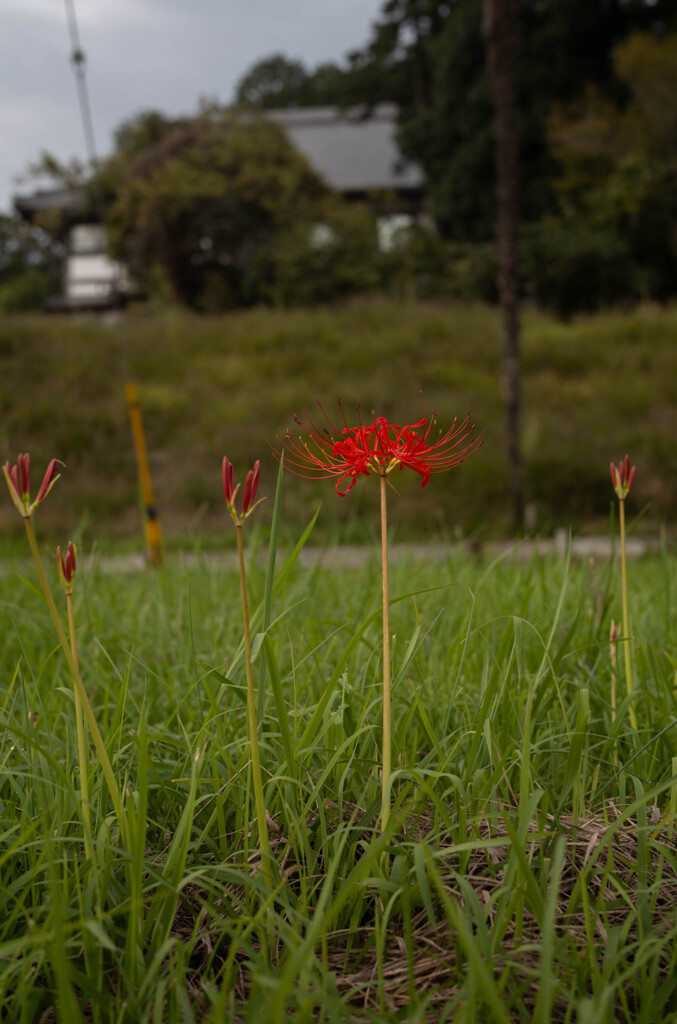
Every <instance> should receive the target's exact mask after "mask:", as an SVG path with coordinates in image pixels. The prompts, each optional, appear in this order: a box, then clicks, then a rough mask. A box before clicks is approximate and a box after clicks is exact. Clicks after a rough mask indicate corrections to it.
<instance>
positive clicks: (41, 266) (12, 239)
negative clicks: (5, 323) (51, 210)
mask: <svg viewBox="0 0 677 1024" xmlns="http://www.w3.org/2000/svg"><path fill="white" fill-rule="evenodd" d="M61 259H62V249H61V246H60V245H59V244H58V243H57V242H54V241H53V239H52V238H51V237H50V236H49V234H48V233H47V232H46V231H44V230H42V229H41V228H40V227H37V226H32V225H30V224H27V223H25V222H24V221H23V220H20V219H19V217H17V216H12V217H7V216H4V215H3V214H0V289H3V291H4V290H5V287H6V286H8V285H10V284H12V285H13V284H14V283H15V284H16V287H15V289H14V292H15V294H16V300H11V299H10V300H9V305H8V306H7V305H5V306H4V308H5V310H6V311H10V308H16V309H39V308H42V304H43V299H44V297H45V296H43V297H42V299H38V300H37V304H34V305H31V304H29V305H26V304H22V303H23V302H26V301H29V302H30V293H31V291H33V292H34V293H35V292H37V289H38V285H37V283H38V281H39V280H43V281H46V282H47V286H46V287H47V288H49V287H50V286H51V287H52V288H55V287H57V284H58V275H59V272H60V268H61ZM18 279H25V280H24V283H23V284H19V283H18ZM10 291H11V289H10ZM6 294H7V296H9V295H10V292H7V293H6ZM22 295H24V296H25V297H26V298H25V299H22V298H20V296H22ZM14 301H18V305H14Z"/></svg>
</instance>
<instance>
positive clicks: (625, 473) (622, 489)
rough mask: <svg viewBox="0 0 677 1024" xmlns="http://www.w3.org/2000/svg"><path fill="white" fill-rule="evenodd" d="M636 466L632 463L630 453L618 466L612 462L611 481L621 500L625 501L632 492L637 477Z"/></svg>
mask: <svg viewBox="0 0 677 1024" xmlns="http://www.w3.org/2000/svg"><path fill="white" fill-rule="evenodd" d="M635 468H636V467H635V466H631V465H630V456H629V455H626V456H625V458H624V459H623V460H622V461H621V462H619V463H618V465H617V466H616V465H615V464H614V463H613V462H612V463H611V483H612V485H613V489H614V490H615V492H616V495H617V497H618V500H619V501H624V500H625V498H626V497H627V496H628V494H629V492H630V488H631V487H632V482H633V480H634V479H635Z"/></svg>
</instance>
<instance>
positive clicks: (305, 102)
mask: <svg viewBox="0 0 677 1024" xmlns="http://www.w3.org/2000/svg"><path fill="white" fill-rule="evenodd" d="M343 78H344V72H342V71H341V69H340V68H339V67H338V66H337V65H336V64H320V65H318V67H317V68H315V70H314V71H308V70H307V69H306V68H305V66H304V65H303V64H302V63H301V61H299V60H290V59H289V58H288V57H285V56H284V55H283V54H281V53H274V54H272V55H271V56H270V57H264V58H263V60H259V61H257V62H256V63H255V64H254V65H253V66H252V67H251V68H250V69H249V70H248V71H247V72H245V74H244V75H243V76H242V78H241V79H240V80H239V82H238V83H237V85H236V86H235V93H234V102H235V104H236V105H237V106H244V107H256V108H258V109H260V110H265V109H275V108H277V109H280V108H283V107H318V106H332V105H334V104H336V103H340V99H341V85H342V82H343Z"/></svg>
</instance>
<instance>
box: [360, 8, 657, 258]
mask: <svg viewBox="0 0 677 1024" xmlns="http://www.w3.org/2000/svg"><path fill="white" fill-rule="evenodd" d="M481 8H482V3H481V0H446V2H439V0H387V2H386V3H385V4H384V6H383V8H382V13H381V17H380V18H379V20H378V21H377V22H376V24H375V25H374V29H373V33H372V39H371V40H370V42H369V44H368V45H367V46H366V47H365V48H364V50H362V51H360V52H359V53H355V54H353V55H351V70H350V74H349V76H348V77H349V82H347V83H346V85H345V92H346V93H350V94H351V96H352V98H353V99H354V100H355V101H358V99H359V100H361V101H362V102H370V103H376V102H379V101H382V100H392V101H394V102H396V103H398V105H399V107H400V111H401V144H402V146H403V148H404V150H405V153H406V155H407V156H409V157H411V158H412V159H416V160H418V161H419V162H420V163H421V164H422V166H423V168H424V170H425V171H426V175H427V178H428V182H429V188H430V191H431V198H432V203H433V212H434V214H435V216H436V218H437V220H438V222H439V223H440V225H441V227H442V228H443V230H444V232H445V234H447V235H448V236H449V237H452V238H457V239H462V240H481V239H488V238H490V237H491V236H492V234H493V229H494V224H495V201H494V191H495V185H494V180H495V176H494V167H493V149H492V129H491V106H490V97H489V84H488V77H487V71H486V65H485V60H484V49H483V45H482V33H481ZM675 27H677V6H676V5H675V4H674V2H673V0H655V2H650V0H519V4H518V83H517V87H518V108H519V125H518V129H519V146H520V173H521V179H522V180H521V214H522V217H523V218H524V219H526V220H537V219H539V218H540V217H541V216H543V215H544V214H547V213H548V212H552V211H553V210H554V209H555V206H556V201H555V196H554V193H553V189H552V179H553V176H554V174H555V172H556V164H555V162H554V160H553V158H552V155H551V154H550V152H549V149H548V144H547V131H546V125H547V118H548V115H549V113H550V111H551V110H552V108H553V106H554V105H555V104H557V103H562V102H566V101H568V100H571V99H572V98H573V97H574V96H576V95H577V94H578V93H579V92H580V91H581V89H582V88H583V87H584V86H585V84H586V83H589V82H591V83H595V84H596V85H598V86H599V87H600V88H601V89H602V90H604V91H605V92H607V93H608V94H609V95H610V96H612V97H614V98H615V99H618V100H622V98H623V95H624V90H623V86H622V83H620V82H619V81H618V79H617V78H616V76H615V75H614V67H613V51H614V49H615V47H616V46H617V45H618V44H619V43H620V42H622V41H623V40H624V39H626V38H627V37H628V36H629V35H630V34H631V33H632V32H635V31H641V32H649V33H652V34H654V35H656V36H661V35H663V34H664V33H665V32H666V31H668V30H671V29H674V28H675Z"/></svg>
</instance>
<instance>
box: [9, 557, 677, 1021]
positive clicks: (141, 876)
mask: <svg viewBox="0 0 677 1024" xmlns="http://www.w3.org/2000/svg"><path fill="white" fill-rule="evenodd" d="M297 553H298V551H296V552H291V554H290V555H289V557H288V558H287V561H284V560H283V559H282V558H281V559H280V560H279V561H278V567H277V571H276V573H275V576H274V578H273V577H272V576H269V577H268V580H269V587H267V583H266V577H267V570H266V568H265V565H264V563H263V562H262V561H261V560H259V559H258V558H256V557H250V559H249V566H248V575H249V585H250V596H251V603H252V615H253V632H254V633H255V634H257V636H256V637H255V640H254V652H255V660H254V671H255V675H256V677H257V678H258V679H259V681H260V692H259V701H258V703H259V714H260V726H261V756H262V764H263V769H264V784H265V788H266V806H267V808H268V810H269V812H270V815H271V820H270V823H269V829H270V837H271V845H272V846H273V851H274V855H275V880H274V888H273V890H272V891H269V890H268V889H267V887H266V886H265V884H264V880H263V874H262V871H261V864H260V857H259V853H258V850H257V849H256V847H255V846H254V845H252V835H254V834H255V830H254V831H253V830H252V818H251V815H252V814H253V811H252V807H253V797H252V791H251V777H250V771H249V765H248V745H247V726H246V695H245V679H244V666H243V660H242V657H243V655H242V641H241V619H240V611H239V604H238V601H239V591H238V580H237V576H236V574H235V572H234V571H230V570H224V569H219V570H217V569H214V568H213V567H211V566H210V564H209V563H208V562H206V561H205V560H201V559H200V558H198V560H197V563H196V564H194V565H191V566H189V565H188V564H186V562H185V560H183V559H182V557H180V556H175V557H174V558H172V559H171V560H170V562H169V564H168V565H167V566H166V567H165V568H164V569H162V570H160V571H158V572H155V573H152V574H149V573H143V574H139V575H135V576H122V575H110V574H105V573H103V572H102V571H101V570H100V569H99V568H98V567H97V565H96V563H95V564H94V566H93V567H92V568H91V569H90V571H89V572H88V573H87V574H83V575H82V577H81V576H80V574H79V577H78V582H77V586H76V590H75V604H76V609H75V614H76V621H77V623H78V625H79V636H78V643H79V651H80V662H81V669H82V675H83V679H84V681H85V685H86V686H87V687H88V690H89V693H90V696H91V699H92V702H93V705H94V707H95V711H96V714H97V718H98V721H99V723H100V727H101V730H102V733H103V736H104V738H105V740H106V745H107V749H108V752H109V756H110V759H111V762H112V764H113V768H114V770H115V772H116V774H117V777H118V779H119V782H120V787H121V790H122V792H123V795H124V809H125V810H124V813H125V815H126V829H125V835H124V836H122V835H121V834H120V830H119V827H118V822H117V821H116V818H115V816H114V814H113V813H112V807H111V806H110V805H109V801H108V795H107V789H106V785H105V780H104V778H103V775H102V772H101V769H100V765H99V764H98V762H97V761H96V760H95V759H92V761H91V764H90V766H89V772H90V792H91V800H92V805H93V806H92V821H93V822H94V823H95V837H94V838H95V854H94V858H93V861H87V860H86V859H85V854H84V846H83V835H82V829H81V824H80V820H79V816H78V810H77V800H78V794H79V784H78V779H77V764H78V759H77V741H76V733H75V719H74V709H73V698H72V691H71V689H70V685H69V679H68V675H67V672H66V669H65V665H64V662H63V659H62V656H61V654H60V652H59V650H58V649H57V645H56V640H55V637H54V635H53V631H52V627H51V625H50V622H49V619H48V615H47V611H46V608H45V607H44V603H43V601H42V599H41V596H40V594H39V592H38V591H37V588H36V585H35V580H34V579H33V575H32V574H31V573H30V572H29V571H28V570H26V571H25V574H22V575H13V576H12V577H11V578H7V577H5V578H4V579H3V581H2V586H3V590H2V602H1V604H0V628H1V630H2V636H3V637H4V643H3V645H2V648H1V652H2V654H1V658H2V660H1V666H2V673H3V685H2V689H1V690H0V705H1V712H0V713H1V716H2V729H3V743H2V748H1V749H2V755H1V760H0V1017H2V1018H3V1019H7V1020H12V1021H19V1022H22V1024H24V1022H25V1024H29V1022H31V1024H32V1022H33V1021H36V1020H40V1019H43V1020H57V1021H64V1022H66V1021H68V1022H69V1024H70V1022H79V1021H90V1020H92V1021H96V1022H102V1024H103V1022H106V1024H113V1022H120V1024H122V1022H129V1024H131V1022H136V1021H152V1022H157V1024H160V1022H165V1021H169V1022H174V1021H176V1022H179V1021H180V1022H184V1021H213V1022H215V1024H216V1022H217V1021H222V1020H243V1021H255V1020H256V1021H287V1020H294V1021H311V1020H312V1021H315V1020H318V1021H327V1022H330V1021H331V1022H334V1021H352V1020H365V1021H366V1020H372V1021H373V1020H387V1021H396V1020H407V1021H421V1022H422V1021H427V1020H432V1019H434V1020H439V1021H452V1020H453V1021H454V1022H459V1021H460V1022H468V1024H470V1022H473V1024H474V1022H479V1021H497V1022H499V1021H500V1022H508V1021H509V1022H513V1021H519V1022H522V1021H525V1022H526V1021H532V1020H535V1021H538V1022H542V1024H546V1022H550V1021H560V1020H561V1021H577V1022H578V1021H589V1022H593V1021H594V1022H595V1024H597V1022H609V1024H611V1022H617V1021H623V1022H626V1021H627V1022H630V1021H643V1022H646V1024H663V1022H666V1024H667V1022H668V1021H674V1019H675V1014H676V1013H677V991H676V988H675V984H676V981H677V963H676V962H675V961H676V957H677V952H676V947H675V942H674V935H675V916H674V910H673V907H674V892H675V886H676V885H677V862H676V859H675V852H674V843H675V833H674V827H675V826H674V810H675V805H676V802H677V797H676V796H675V793H676V792H677V790H676V788H675V787H677V778H675V777H674V767H673V765H674V763H675V762H674V760H673V759H674V758H675V757H677V738H676V736H675V725H676V716H675V710H676V702H677V676H676V670H677V643H676V641H677V637H676V629H677V626H676V623H675V600H676V598H677V593H676V589H677V565H676V563H675V560H674V557H673V556H671V555H669V554H668V553H667V552H665V551H664V552H662V553H661V554H660V556H655V557H652V558H650V559H646V560H644V561H642V562H637V563H633V566H632V572H631V606H632V607H631V621H632V622H633V623H634V627H635V636H634V638H633V642H632V644H633V658H634V667H635V683H636V686H637V688H638V690H639V693H638V694H637V696H636V699H635V707H636V710H637V716H638V730H637V731H636V732H635V731H634V730H632V729H631V728H630V725H629V718H628V714H627V702H626V703H625V704H622V705H621V706H620V707H619V708H618V709H617V716H616V721H615V724H614V725H612V716H611V708H610V673H611V665H610V658H609V644H608V637H609V622H610V618H611V616H615V618H616V619H618V617H619V604H620V589H619V578H618V575H619V570H618V567H617V566H615V565H609V564H607V563H604V562H589V561H587V562H582V563H573V564H572V563H570V562H569V560H568V559H567V558H551V559H543V558H539V557H535V558H534V559H533V561H532V562H530V563H529V564H527V565H523V564H517V563H515V562H513V560H512V559H511V557H510V555H507V556H504V557H502V558H500V559H497V560H496V561H494V562H492V563H485V562H482V561H480V560H471V559H467V558H458V559H451V558H449V559H446V560H443V561H442V562H441V563H438V564H431V563H427V562H411V563H401V562H397V563H395V564H393V566H392V567H391V594H392V595H393V601H392V609H391V627H392V633H393V638H392V654H393V683H394V686H393V783H392V793H393V814H392V818H391V821H390V824H389V827H388V830H387V831H386V833H385V834H384V835H382V834H381V830H380V826H379V812H380V805H381V801H380V780H379V778H378V767H377V766H378V764H379V742H380V721H381V719H380V713H379V712H380V705H379V700H380V664H379V660H380V656H379V646H380V642H379V641H380V621H379V593H380V591H379V571H380V570H379V564H378V559H377V557H376V555H374V557H373V558H370V559H368V560H367V561H366V563H365V564H364V565H363V566H362V567H361V568H359V569H349V568H347V567H339V568H336V567H333V568H323V567H322V566H321V565H316V566H314V567H305V568H304V567H302V566H301V565H300V564H299V563H298V562H297V561H296V560H295V559H296V554H297ZM267 594H268V597H269V603H268V601H267ZM671 808H672V810H671ZM43 1014H44V1015H46V1016H42V1015H43Z"/></svg>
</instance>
